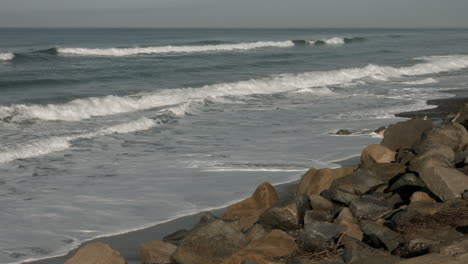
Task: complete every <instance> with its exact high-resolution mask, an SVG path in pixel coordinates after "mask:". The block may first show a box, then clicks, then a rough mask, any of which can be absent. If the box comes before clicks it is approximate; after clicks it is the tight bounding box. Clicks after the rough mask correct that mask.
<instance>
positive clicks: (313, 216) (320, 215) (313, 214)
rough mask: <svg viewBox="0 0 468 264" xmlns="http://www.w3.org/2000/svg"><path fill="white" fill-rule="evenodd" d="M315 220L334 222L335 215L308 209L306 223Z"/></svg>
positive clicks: (305, 217)
mask: <svg viewBox="0 0 468 264" xmlns="http://www.w3.org/2000/svg"><path fill="white" fill-rule="evenodd" d="M315 221H319V222H332V221H333V215H332V214H331V213H330V212H326V211H315V210H307V211H306V212H305V215H304V225H307V224H308V223H310V222H315Z"/></svg>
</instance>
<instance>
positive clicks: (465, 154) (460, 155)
mask: <svg viewBox="0 0 468 264" xmlns="http://www.w3.org/2000/svg"><path fill="white" fill-rule="evenodd" d="M467 158H468V150H465V151H462V152H457V153H455V164H456V165H457V166H458V167H463V166H464V165H465V164H467V161H468V160H467Z"/></svg>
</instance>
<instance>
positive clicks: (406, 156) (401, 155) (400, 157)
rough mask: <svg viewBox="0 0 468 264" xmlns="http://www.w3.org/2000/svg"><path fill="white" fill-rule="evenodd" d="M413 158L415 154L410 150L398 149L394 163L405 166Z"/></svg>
mask: <svg viewBox="0 0 468 264" xmlns="http://www.w3.org/2000/svg"><path fill="white" fill-rule="evenodd" d="M415 156H416V153H414V151H413V150H411V149H399V150H398V152H397V156H396V158H395V161H396V162H398V163H401V164H405V165H407V164H408V163H409V162H410V161H411V160H412V159H413V158H414V157H415Z"/></svg>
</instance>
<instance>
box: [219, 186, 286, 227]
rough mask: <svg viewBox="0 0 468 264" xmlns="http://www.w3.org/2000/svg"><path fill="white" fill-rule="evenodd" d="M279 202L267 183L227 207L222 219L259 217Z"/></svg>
mask: <svg viewBox="0 0 468 264" xmlns="http://www.w3.org/2000/svg"><path fill="white" fill-rule="evenodd" d="M278 200H279V198H278V194H277V193H276V190H275V188H274V187H273V186H271V184H269V183H268V182H264V183H262V184H261V185H260V186H258V187H257V189H256V190H255V192H254V193H253V195H252V196H251V197H249V198H247V199H245V200H243V201H240V202H238V203H235V204H233V205H231V206H229V207H228V209H227V210H226V212H225V213H224V215H223V216H222V219H237V218H241V217H246V216H254V215H260V214H261V213H262V212H263V211H265V210H266V209H268V208H270V207H272V206H273V205H274V204H275V203H277V202H278Z"/></svg>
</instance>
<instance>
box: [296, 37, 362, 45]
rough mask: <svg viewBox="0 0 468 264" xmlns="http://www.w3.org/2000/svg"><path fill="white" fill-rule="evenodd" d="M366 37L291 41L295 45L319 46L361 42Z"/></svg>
mask: <svg viewBox="0 0 468 264" xmlns="http://www.w3.org/2000/svg"><path fill="white" fill-rule="evenodd" d="M365 40H366V39H365V38H363V37H354V38H341V37H333V38H328V39H319V40H303V39H297V40H293V41H292V42H293V43H294V44H295V45H296V46H305V45H314V46H320V45H343V44H351V43H354V42H362V41H365Z"/></svg>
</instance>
